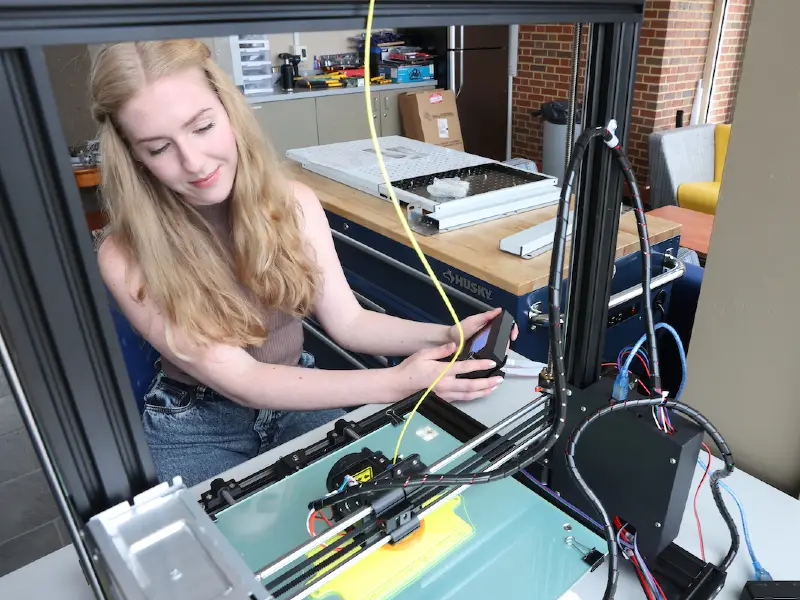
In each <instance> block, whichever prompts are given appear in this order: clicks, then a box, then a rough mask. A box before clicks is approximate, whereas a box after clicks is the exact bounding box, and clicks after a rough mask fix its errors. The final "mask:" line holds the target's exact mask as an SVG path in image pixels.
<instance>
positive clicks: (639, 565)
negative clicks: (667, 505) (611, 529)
mask: <svg viewBox="0 0 800 600" xmlns="http://www.w3.org/2000/svg"><path fill="white" fill-rule="evenodd" d="M614 526H615V527H616V528H617V546H618V548H619V550H620V552H621V554H622V556H623V557H625V559H626V560H629V561H630V562H631V564H632V565H633V568H634V569H636V575H637V576H638V577H639V583H641V584H642V588H643V589H644V593H645V594H646V595H647V598H648V600H667V596H666V594H664V590H662V589H661V585H660V584H659V583H658V580H657V579H656V577H655V575H653V574H652V573H651V572H650V569H649V568H648V567H647V564H646V563H645V561H644V558H643V557H642V554H641V552H639V544H638V542H637V539H636V537H637V536H636V533H631V532H630V531H628V528H629V526H628V524H627V523H626V524H625V525H623V524H622V522H621V521H620V520H619V517H614Z"/></svg>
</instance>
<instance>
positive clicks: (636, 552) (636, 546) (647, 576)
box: [633, 533, 664, 598]
mask: <svg viewBox="0 0 800 600" xmlns="http://www.w3.org/2000/svg"><path fill="white" fill-rule="evenodd" d="M637 537H638V534H636V533H634V534H633V554H634V555H635V556H636V560H637V561H639V567H640V568H641V569H642V573H644V576H645V579H647V582H648V583H649V584H650V590H651V591H652V592H653V596H655V597H656V598H664V596H663V595H662V594H661V592H659V591H658V586H657V585H656V580H655V578H654V577H653V575H652V573H650V569H648V568H647V565H646V564H645V562H644V558H642V555H641V554H640V553H639V544H638V543H637V541H636V538H637Z"/></svg>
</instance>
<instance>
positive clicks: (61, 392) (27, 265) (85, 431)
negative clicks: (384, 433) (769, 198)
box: [0, 0, 645, 523]
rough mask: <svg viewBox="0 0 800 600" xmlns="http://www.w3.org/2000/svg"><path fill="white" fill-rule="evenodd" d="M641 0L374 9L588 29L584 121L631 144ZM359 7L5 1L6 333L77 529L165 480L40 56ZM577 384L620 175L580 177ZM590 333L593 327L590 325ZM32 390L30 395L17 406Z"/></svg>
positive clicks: (344, 16)
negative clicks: (611, 125) (145, 427)
mask: <svg viewBox="0 0 800 600" xmlns="http://www.w3.org/2000/svg"><path fill="white" fill-rule="evenodd" d="M644 1H645V0H493V1H491V2H490V1H486V0H481V1H478V0H438V1H436V2H431V1H420V0H403V1H396V0H378V2H377V4H376V11H375V26H376V27H408V26H420V25H424V26H426V27H433V26H448V25H471V24H512V23H559V22H583V23H591V25H590V45H589V68H588V70H587V77H586V86H587V102H586V105H585V111H586V114H585V116H584V121H583V122H584V123H585V124H586V126H587V127H591V126H598V125H605V124H607V123H608V121H609V120H610V119H612V118H614V119H616V120H617V122H618V123H619V130H618V134H619V137H620V139H622V140H623V141H624V140H626V137H627V130H628V123H629V120H630V119H629V117H630V112H631V104H632V90H633V84H634V76H635V66H636V55H637V45H638V38H639V28H640V25H641V21H642V14H643V10H644ZM366 11H367V2H366V0H362V1H358V2H355V1H343V0H328V1H325V0H316V1H314V0H293V1H290V0H284V1H281V2H265V1H263V0H234V1H229V2H225V1H223V0H166V1H162V2H159V1H156V0H81V1H76V0H49V1H45V0H0V115H2V118H0V140H2V147H0V333H2V336H3V339H4V340H5V342H6V345H7V346H8V347H9V349H10V353H11V363H12V368H13V370H14V372H15V374H16V376H17V377H18V379H19V381H20V384H21V388H22V391H23V395H22V396H18V397H17V401H18V402H20V403H21V404H23V403H24V404H25V405H26V406H29V407H30V408H31V410H32V412H33V414H34V416H35V420H36V427H37V428H38V429H39V431H40V432H41V433H42V436H43V438H44V440H45V446H46V452H47V455H48V456H49V458H50V460H51V461H52V462H53V464H54V465H55V468H56V471H57V473H58V475H59V477H58V481H53V482H51V485H53V486H58V490H57V491H58V492H60V493H63V494H65V495H66V497H67V498H68V501H69V503H70V506H71V510H72V513H73V514H72V515H71V517H73V518H74V519H75V520H76V521H77V522H79V523H86V522H87V521H88V520H89V519H90V518H91V517H92V516H94V515H96V514H98V513H99V512H102V511H103V510H105V509H107V508H109V507H111V506H113V505H115V504H117V503H118V502H120V501H124V500H130V499H131V498H132V497H133V496H134V495H136V494H138V493H140V492H142V491H144V490H146V489H148V488H149V487H151V486H152V485H154V484H155V483H156V481H157V480H156V474H155V469H154V467H153V463H152V459H151V457H150V454H149V451H148V449H147V445H146V442H145V439H144V434H143V431H142V427H141V422H140V418H139V415H138V413H137V410H136V402H134V399H133V396H132V392H131V390H130V385H129V383H128V378H127V373H126V370H125V365H124V362H123V360H122V354H121V352H120V348H119V345H118V342H117V340H116V335H115V330H114V327H113V324H112V320H111V317H110V314H109V310H108V299H107V293H106V291H105V288H104V286H103V284H102V281H101V279H100V276H99V271H98V269H97V266H96V261H95V255H94V251H93V247H92V239H91V236H90V234H89V231H88V229H87V227H86V224H85V220H84V217H83V214H82V210H81V203H80V200H79V195H78V190H77V188H76V186H75V183H74V178H73V175H72V172H71V169H70V163H69V161H68V160H67V156H68V155H67V148H66V143H65V139H64V134H63V131H62V127H61V123H60V121H59V117H58V111H57V109H56V104H55V100H54V97H53V91H52V89H51V85H50V80H49V77H48V73H47V69H46V66H45V60H44V52H43V48H42V47H43V46H48V45H55V44H71V43H100V42H107V41H121V40H134V39H158V38H169V37H179V36H192V37H201V36H206V37H207V36H224V35H231V34H246V33H275V32H288V31H313V30H333V29H358V28H361V27H363V26H364V18H365V16H366ZM581 181H582V184H581V189H580V193H581V198H584V199H586V200H585V201H584V202H583V203H582V205H581V209H580V211H579V214H578V217H577V227H578V236H577V244H578V245H577V248H576V260H575V263H574V267H573V276H572V277H571V280H572V300H571V304H570V314H569V316H568V317H569V323H570V327H569V339H568V343H567V347H568V348H569V349H571V352H569V354H568V357H567V358H568V366H569V381H570V383H571V384H573V385H574V386H576V387H578V388H583V387H585V386H587V385H589V384H590V383H592V382H594V381H596V380H597V378H598V377H599V374H600V373H599V364H600V357H601V352H602V348H603V342H604V335H605V327H600V326H597V325H596V324H598V323H605V315H606V313H607V310H608V309H607V307H608V299H609V293H610V282H611V276H612V269H613V262H614V249H615V245H616V233H617V227H618V220H619V205H620V201H621V195H622V181H621V178H620V176H619V174H618V173H617V172H616V170H615V169H614V168H613V165H612V164H611V160H610V158H609V156H608V153H603V152H601V151H600V149H593V150H591V151H590V153H589V157H588V161H587V167H586V169H585V170H584V172H583V175H582V178H581ZM592 324H595V326H593V325H592ZM23 396H24V397H23Z"/></svg>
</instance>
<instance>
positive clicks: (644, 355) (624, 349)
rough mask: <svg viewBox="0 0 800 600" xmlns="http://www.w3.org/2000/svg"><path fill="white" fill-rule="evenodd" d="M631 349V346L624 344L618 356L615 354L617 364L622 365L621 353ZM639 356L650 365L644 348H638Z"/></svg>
mask: <svg viewBox="0 0 800 600" xmlns="http://www.w3.org/2000/svg"><path fill="white" fill-rule="evenodd" d="M631 349H633V346H625V347H624V348H623V349H622V350H620V351H619V356H617V366H621V365H622V355H623V354H624V353H625V352H626V351H629V350H631ZM639 356H641V357H642V358H643V359H644V362H645V364H646V365H647V366H648V368H649V367H650V357H649V356H647V351H646V350H645V349H644V348H639Z"/></svg>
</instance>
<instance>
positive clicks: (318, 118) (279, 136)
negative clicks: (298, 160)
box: [253, 84, 436, 157]
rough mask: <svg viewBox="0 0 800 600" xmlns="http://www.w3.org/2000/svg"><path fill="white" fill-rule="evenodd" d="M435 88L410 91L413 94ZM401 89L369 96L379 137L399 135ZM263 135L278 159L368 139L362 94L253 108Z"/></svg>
mask: <svg viewBox="0 0 800 600" xmlns="http://www.w3.org/2000/svg"><path fill="white" fill-rule="evenodd" d="M434 89H436V86H435V85H433V84H432V85H430V86H426V87H417V88H413V91H415V92H422V91H426V90H434ZM405 91H406V90H404V89H393V90H380V91H376V92H373V93H372V94H371V98H370V100H371V102H370V105H371V108H370V110H371V114H370V116H371V118H372V119H373V122H374V123H375V130H376V132H377V133H378V135H379V136H389V135H402V134H403V125H402V121H401V119H400V106H399V104H398V96H399V95H400V94H403V93H405ZM253 110H254V111H255V115H256V119H257V120H258V123H259V125H260V126H261V129H262V131H263V132H264V134H265V135H266V136H267V138H268V139H269V140H270V142H272V145H273V147H274V148H275V150H276V152H277V153H278V155H279V156H281V157H282V156H285V154H286V151H287V150H289V149H291V148H305V147H307V146H316V145H318V144H320V145H322V144H335V143H337V142H351V141H354V140H363V139H366V138H369V122H368V121H367V120H366V118H365V112H366V106H365V102H364V95H363V93H352V94H333V95H329V96H317V97H315V98H291V99H286V100H273V101H271V102H262V103H259V104H254V105H253Z"/></svg>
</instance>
